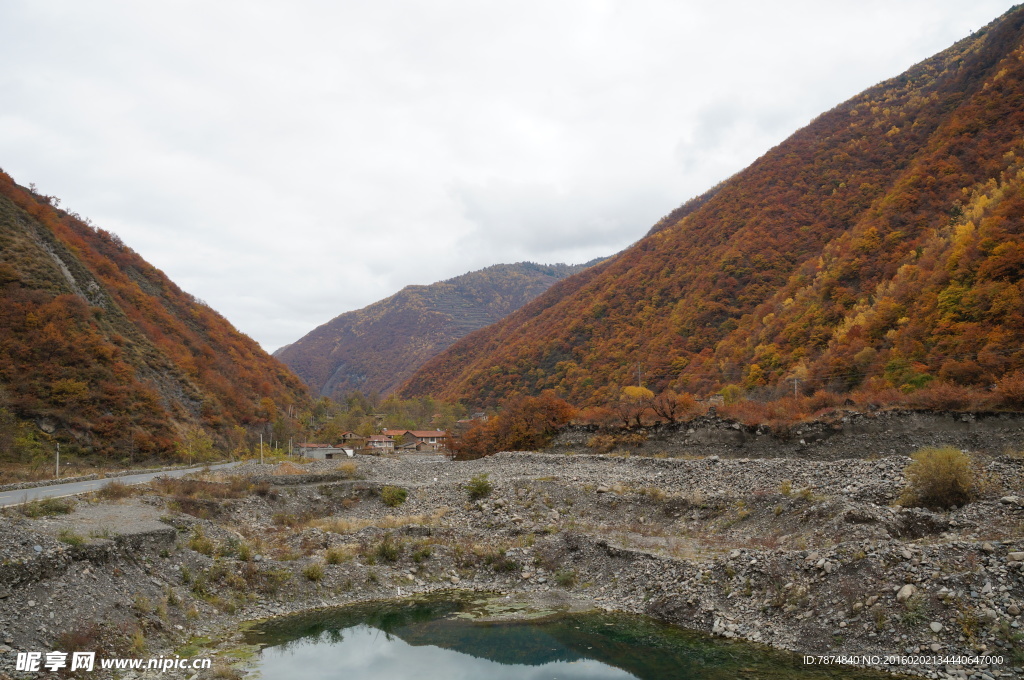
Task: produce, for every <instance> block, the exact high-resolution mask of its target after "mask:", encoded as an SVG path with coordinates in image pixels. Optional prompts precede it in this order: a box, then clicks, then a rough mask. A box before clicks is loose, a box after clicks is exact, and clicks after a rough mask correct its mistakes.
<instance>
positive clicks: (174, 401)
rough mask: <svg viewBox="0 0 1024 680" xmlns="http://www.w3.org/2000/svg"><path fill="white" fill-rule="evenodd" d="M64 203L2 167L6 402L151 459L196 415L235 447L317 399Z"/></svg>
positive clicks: (24, 414) (29, 417)
mask: <svg viewBox="0 0 1024 680" xmlns="http://www.w3.org/2000/svg"><path fill="white" fill-rule="evenodd" d="M58 204H59V201H57V200H56V199H54V198H52V197H47V196H40V195H38V194H36V193H35V192H33V191H29V190H27V189H24V188H22V187H20V186H18V185H17V184H15V183H14V181H13V180H12V179H11V178H10V177H9V176H8V175H6V174H3V173H0V395H2V396H3V400H2V402H3V403H0V410H3V411H4V412H6V413H9V414H13V415H14V416H16V417H17V418H18V419H19V420H21V421H22V422H27V423H32V424H43V425H45V429H46V430H48V431H52V432H53V433H54V436H56V437H59V438H62V439H63V440H64V441H65V442H66V443H67V444H69V445H70V446H71V450H77V451H80V452H83V453H95V454H102V455H118V456H128V455H131V456H133V457H134V456H136V455H137V456H138V457H140V458H144V457H151V456H162V455H168V454H170V453H171V452H172V451H173V450H174V448H175V445H176V443H177V442H179V441H181V439H182V437H183V436H184V435H185V434H187V433H188V432H189V431H193V430H195V429H196V428H199V429H200V430H202V431H204V432H206V433H207V435H206V437H208V438H212V441H214V442H217V443H219V444H221V445H222V446H224V447H237V446H238V445H240V444H241V442H242V440H244V438H245V436H246V434H247V432H248V431H247V429H246V428H247V427H253V426H257V425H259V424H261V423H266V422H269V421H272V420H274V418H276V417H277V416H278V413H279V410H281V409H285V408H296V407H302V406H308V404H309V398H308V396H307V395H306V393H305V389H304V386H303V385H302V384H301V382H300V381H299V380H298V379H297V378H296V377H295V376H293V375H291V374H290V373H289V372H288V370H287V369H286V368H285V367H284V366H283V365H282V364H280V363H279V362H277V361H275V360H273V359H272V358H271V357H269V356H268V355H267V354H266V353H265V352H263V350H262V349H260V347H259V346H258V345H257V344H256V343H255V342H254V341H253V340H251V339H250V338H248V337H246V336H245V335H242V334H241V333H239V332H238V331H237V330H235V329H234V328H233V327H232V326H231V325H230V324H229V323H228V322H227V321H226V320H225V319H224V318H223V317H222V316H220V315H219V314H217V312H215V311H214V310H212V309H210V308H209V307H208V306H207V305H205V304H203V303H202V302H199V301H197V300H196V299H194V298H193V297H192V296H190V295H188V294H187V293H185V292H183V291H182V290H181V289H179V288H178V287H177V286H176V285H175V284H174V283H173V282H171V281H170V280H169V279H168V278H167V277H166V276H165V275H164V274H163V273H162V272H160V271H159V270H157V269H156V268H154V267H153V266H152V265H150V264H149V263H147V262H146V261H145V260H143V259H142V258H141V257H139V255H138V254H136V253H135V252H134V251H132V250H131V249H130V248H128V247H127V246H126V245H124V243H122V242H121V241H120V239H118V237H117V236H115V235H113V234H110V233H108V232H105V231H103V230H102V229H96V228H94V227H92V226H90V225H89V224H87V223H86V221H84V220H82V219H79V218H78V217H77V216H75V215H72V214H69V213H67V212H65V211H62V210H59V209H58V208H57V207H56V206H57V205H58ZM8 429H9V428H8ZM18 432H19V433H20V434H19V436H25V437H29V438H31V437H32V436H34V435H33V433H38V432H39V430H37V429H36V428H35V427H34V426H33V427H32V428H30V429H29V430H24V429H22V430H19V431H18ZM0 443H3V442H0ZM7 448H8V450H4V451H0V453H3V454H10V450H9V447H7Z"/></svg>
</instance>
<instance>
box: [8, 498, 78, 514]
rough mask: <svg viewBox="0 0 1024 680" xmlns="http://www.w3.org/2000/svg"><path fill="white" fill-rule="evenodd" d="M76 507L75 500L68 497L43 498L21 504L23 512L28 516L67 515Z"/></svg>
mask: <svg viewBox="0 0 1024 680" xmlns="http://www.w3.org/2000/svg"><path fill="white" fill-rule="evenodd" d="M74 509H75V502H74V501H73V500H71V499H68V498H43V499H41V500H35V501H31V502H29V503H26V504H25V505H23V506H21V514H23V515H25V516H26V517H49V516H52V515H67V514H69V513H71V512H72V511H73V510H74Z"/></svg>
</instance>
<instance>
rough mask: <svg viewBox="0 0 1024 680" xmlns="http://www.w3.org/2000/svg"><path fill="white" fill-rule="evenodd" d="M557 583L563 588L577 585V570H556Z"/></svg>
mask: <svg viewBox="0 0 1024 680" xmlns="http://www.w3.org/2000/svg"><path fill="white" fill-rule="evenodd" d="M555 583H557V584H558V585H559V586H561V587H562V588H572V587H573V586H574V585H576V572H575V571H573V570H572V569H560V570H558V571H557V572H555Z"/></svg>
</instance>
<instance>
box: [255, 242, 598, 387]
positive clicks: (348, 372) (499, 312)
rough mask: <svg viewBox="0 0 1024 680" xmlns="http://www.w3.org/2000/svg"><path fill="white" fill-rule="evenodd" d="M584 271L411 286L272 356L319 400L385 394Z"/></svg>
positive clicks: (502, 271) (545, 269)
mask: <svg viewBox="0 0 1024 680" xmlns="http://www.w3.org/2000/svg"><path fill="white" fill-rule="evenodd" d="M587 266H588V265H565V264H555V265H542V264H536V263H533V262H518V263H516V264H497V265H493V266H491V267H487V268H485V269H481V270H478V271H474V272H469V273H468V274H463V275H461V276H456V277H455V278H452V279H448V280H446V281H439V282H437V283H434V284H431V285H429V286H406V287H405V288H403V289H402V290H401V291H399V292H398V293H396V294H395V295H392V296H391V297H388V298H386V299H384V300H381V301H379V302H375V303H373V304H372V305H369V306H368V307H364V308H363V309H359V310H355V311H352V312H346V313H345V314H342V315H340V316H338V317H336V318H334V319H332V320H331V321H328V322H327V323H325V324H323V325H322V326H320V327H318V328H316V329H314V330H312V331H310V332H309V333H307V334H306V335H305V336H303V337H302V338H300V339H299V340H296V341H295V342H294V343H292V344H290V345H288V346H287V347H284V348H282V349H280V350H279V351H278V352H276V353H275V356H277V358H279V359H280V360H281V361H283V362H284V363H285V364H287V365H288V366H289V367H290V368H291V369H292V370H293V371H295V372H296V374H298V376H299V377H301V378H302V379H303V380H305V381H306V383H307V384H308V385H310V386H311V387H312V388H313V389H314V390H316V391H317V392H319V393H320V394H323V395H326V396H330V397H333V398H335V399H342V398H344V397H345V396H346V395H348V394H350V393H352V392H354V391H360V392H362V393H363V394H372V393H375V392H376V393H379V394H382V395H386V394H388V393H389V392H391V391H393V390H394V389H395V388H396V387H397V386H398V385H400V384H402V382H404V381H405V380H406V379H407V378H408V377H409V376H411V375H412V374H413V373H414V372H415V371H416V369H418V368H419V367H420V366H422V365H423V363H424V362H426V361H427V360H428V359H430V358H431V357H434V356H436V355H437V354H438V353H440V352H441V351H443V350H444V349H446V348H447V347H449V346H450V345H451V344H452V343H453V342H455V341H456V340H458V339H459V338H462V337H465V336H466V335H468V334H469V333H471V332H472V331H475V330H477V329H480V328H483V327H484V326H487V325H489V324H492V323H494V322H495V321H497V320H499V319H501V318H503V317H505V316H507V315H508V314H510V313H511V312H513V311H515V310H516V309H519V308H520V307H522V306H523V305H524V304H525V303H527V302H529V301H530V300H532V299H533V298H535V297H537V296H538V295H540V294H541V293H543V292H544V291H545V290H547V289H548V288H549V287H550V286H551V285H552V284H553V283H555V282H556V281H559V280H560V279H563V278H565V277H566V276H569V275H570V274H572V273H574V272H577V271H580V270H582V269H584V268H585V267H587Z"/></svg>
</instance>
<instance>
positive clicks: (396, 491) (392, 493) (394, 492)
mask: <svg viewBox="0 0 1024 680" xmlns="http://www.w3.org/2000/svg"><path fill="white" fill-rule="evenodd" d="M407 496H408V492H407V491H406V490H405V489H403V488H402V487H400V486H385V487H384V488H383V489H381V492H380V499H381V500H382V501H384V505H386V506H388V507H389V508H397V507H398V506H399V505H401V504H402V503H404V502H405V499H406V497H407Z"/></svg>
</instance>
